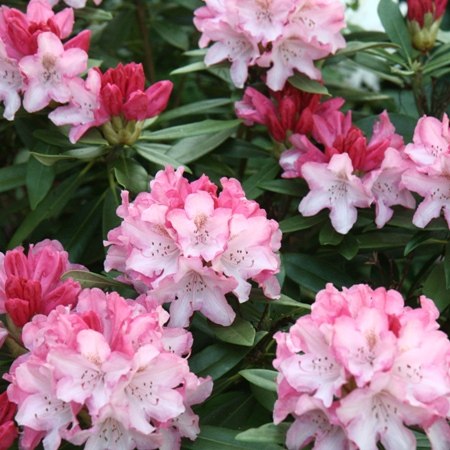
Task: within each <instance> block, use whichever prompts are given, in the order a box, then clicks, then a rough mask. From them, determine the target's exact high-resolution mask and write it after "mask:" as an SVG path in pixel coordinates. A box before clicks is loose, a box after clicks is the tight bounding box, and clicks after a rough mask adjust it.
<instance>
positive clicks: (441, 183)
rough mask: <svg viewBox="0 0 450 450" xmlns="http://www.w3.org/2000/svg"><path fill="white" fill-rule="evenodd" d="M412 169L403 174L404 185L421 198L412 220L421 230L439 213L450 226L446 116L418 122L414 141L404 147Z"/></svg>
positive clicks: (449, 132) (449, 144) (449, 137)
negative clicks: (440, 118) (442, 214)
mask: <svg viewBox="0 0 450 450" xmlns="http://www.w3.org/2000/svg"><path fill="white" fill-rule="evenodd" d="M405 153H406V154H407V155H408V157H409V158H410V159H411V160H412V162H413V164H412V167H411V168H410V169H409V170H407V171H406V172H405V173H404V175H403V178H402V180H403V183H404V184H405V186H406V187H407V188H408V189H409V190H411V191H413V192H417V193H418V194H419V195H421V196H422V197H424V199H423V201H422V202H421V203H420V204H419V206H418V208H417V211H416V213H415V214H414V217H413V223H414V225H416V226H418V227H420V228H423V227H425V226H426V225H427V224H428V223H429V222H430V220H431V219H434V218H436V217H439V216H440V214H441V211H443V213H444V217H445V219H446V220H447V224H448V226H449V227H450V180H449V175H450V130H449V121H448V117H447V115H446V114H445V115H444V117H443V119H442V121H440V120H438V119H436V118H435V117H428V116H424V117H422V118H421V119H419V121H418V122H417V125H416V128H415V130H414V136H413V142H412V143H411V144H408V145H407V146H406V148H405Z"/></svg>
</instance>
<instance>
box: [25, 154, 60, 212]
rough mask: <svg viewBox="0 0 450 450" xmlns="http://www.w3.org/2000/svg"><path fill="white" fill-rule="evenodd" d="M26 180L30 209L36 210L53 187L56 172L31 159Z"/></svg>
mask: <svg viewBox="0 0 450 450" xmlns="http://www.w3.org/2000/svg"><path fill="white" fill-rule="evenodd" d="M26 179H27V191H28V199H29V201H30V207H31V209H35V208H36V206H37V205H38V204H39V203H40V201H41V200H42V199H43V198H44V197H45V196H46V195H47V193H48V191H49V190H50V188H51V187H52V185H53V180H54V179H55V171H54V170H53V168H52V167H48V166H44V165H43V164H41V163H40V162H39V161H37V160H36V159H34V158H30V160H29V161H28V166H27V177H26Z"/></svg>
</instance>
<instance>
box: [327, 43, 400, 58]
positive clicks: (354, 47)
mask: <svg viewBox="0 0 450 450" xmlns="http://www.w3.org/2000/svg"><path fill="white" fill-rule="evenodd" d="M384 47H391V48H392V47H394V48H396V47H398V45H397V44H393V43H391V42H358V41H350V42H347V45H346V46H345V47H344V48H341V49H340V50H338V51H337V52H336V54H335V56H347V57H348V56H352V55H354V54H356V53H360V52H362V51H364V50H369V49H371V48H384Z"/></svg>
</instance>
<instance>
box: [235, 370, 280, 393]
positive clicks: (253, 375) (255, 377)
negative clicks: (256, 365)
mask: <svg viewBox="0 0 450 450" xmlns="http://www.w3.org/2000/svg"><path fill="white" fill-rule="evenodd" d="M239 374H240V375H241V376H242V377H244V378H245V379H246V380H247V381H249V382H250V383H252V384H254V385H256V386H259V387H261V388H263V389H266V390H268V391H271V392H276V391H277V384H276V382H275V379H276V377H277V374H278V372H276V371H275V370H267V369H246V370H241V371H240V372H239Z"/></svg>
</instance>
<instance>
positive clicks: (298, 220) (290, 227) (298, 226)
mask: <svg viewBox="0 0 450 450" xmlns="http://www.w3.org/2000/svg"><path fill="white" fill-rule="evenodd" d="M325 219H326V216H325V215H323V214H316V215H315V216H312V217H304V216H301V215H298V216H294V217H289V218H288V219H284V220H282V221H281V222H280V229H281V231H282V232H283V233H293V232H294V231H300V230H306V229H308V228H311V227H313V226H314V225H317V224H318V223H321V222H323V221H324V220H325Z"/></svg>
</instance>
